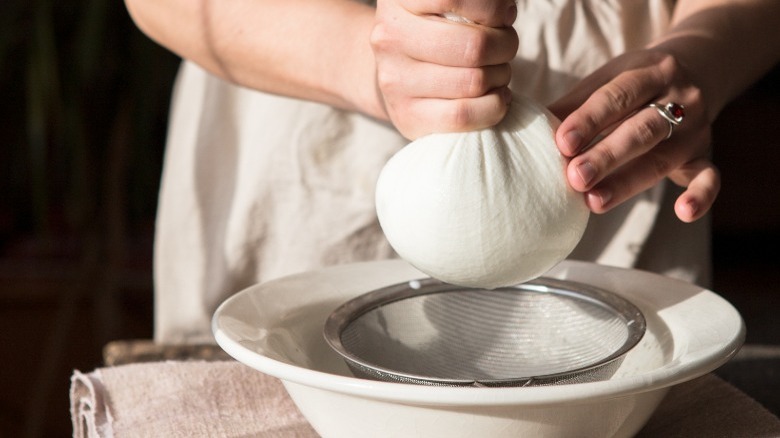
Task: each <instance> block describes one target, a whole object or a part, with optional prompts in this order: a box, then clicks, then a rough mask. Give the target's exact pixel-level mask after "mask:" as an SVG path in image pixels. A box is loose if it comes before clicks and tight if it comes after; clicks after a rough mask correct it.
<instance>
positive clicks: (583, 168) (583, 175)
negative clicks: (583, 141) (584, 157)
mask: <svg viewBox="0 0 780 438" xmlns="http://www.w3.org/2000/svg"><path fill="white" fill-rule="evenodd" d="M577 175H579V177H580V180H582V184H583V185H585V186H586V187H587V186H588V185H589V184H590V183H591V181H593V178H594V177H595V176H596V169H595V168H594V167H593V165H592V164H590V162H588V161H583V162H582V163H580V164H579V165H578V166H577Z"/></svg>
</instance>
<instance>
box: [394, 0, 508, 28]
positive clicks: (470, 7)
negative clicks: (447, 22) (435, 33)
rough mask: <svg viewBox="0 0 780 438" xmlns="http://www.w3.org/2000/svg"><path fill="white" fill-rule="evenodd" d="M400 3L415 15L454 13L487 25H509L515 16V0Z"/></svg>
mask: <svg viewBox="0 0 780 438" xmlns="http://www.w3.org/2000/svg"><path fill="white" fill-rule="evenodd" d="M401 5H402V6H403V7H404V8H405V9H406V10H407V11H409V12H412V13H414V14H416V15H443V14H445V13H451V14H455V15H457V16H461V17H463V18H466V19H467V20H469V21H472V22H474V23H477V24H481V25H484V26H489V27H502V26H511V25H512V23H514V21H515V19H516V18H517V5H516V2H515V0H493V1H482V2H468V1H452V0H451V1H442V0H403V1H401Z"/></svg>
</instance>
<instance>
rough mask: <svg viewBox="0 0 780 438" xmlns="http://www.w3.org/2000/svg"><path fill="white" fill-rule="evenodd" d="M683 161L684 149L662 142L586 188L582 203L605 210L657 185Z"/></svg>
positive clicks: (597, 210) (592, 208)
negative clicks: (592, 186)
mask: <svg viewBox="0 0 780 438" xmlns="http://www.w3.org/2000/svg"><path fill="white" fill-rule="evenodd" d="M685 160H686V152H685V150H684V149H683V148H680V147H679V145H678V144H677V143H675V142H663V143H661V144H659V145H658V146H656V147H655V148H653V149H651V150H650V151H649V152H647V153H645V154H643V155H641V156H639V157H637V158H635V159H633V160H631V161H630V162H628V163H626V164H625V165H623V166H621V167H620V168H618V169H616V170H615V171H613V172H612V173H611V174H610V175H609V176H607V177H605V178H604V179H603V180H602V181H601V182H599V183H598V184H596V186H595V187H594V188H593V189H591V190H589V191H587V192H586V193H585V200H586V203H587V205H588V207H589V208H590V209H591V211H593V212H594V213H604V212H607V211H609V210H611V209H612V208H613V207H615V206H616V205H619V204H621V203H623V202H625V201H626V200H628V199H629V198H632V197H633V196H636V195H638V194H639V193H641V192H643V191H645V190H647V189H649V188H650V187H653V186H654V185H656V184H658V183H659V182H660V181H661V180H662V179H664V178H665V177H666V176H667V175H669V174H670V173H671V172H672V171H673V170H675V169H677V168H679V167H681V166H682V165H683V163H684V162H685Z"/></svg>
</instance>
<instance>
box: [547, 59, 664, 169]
mask: <svg viewBox="0 0 780 438" xmlns="http://www.w3.org/2000/svg"><path fill="white" fill-rule="evenodd" d="M665 86H666V84H665V80H664V78H663V76H662V75H660V74H658V72H657V71H655V70H653V69H649V68H644V69H639V70H630V71H626V72H623V73H621V74H619V75H618V76H616V77H615V78H614V79H613V80H611V81H609V82H607V83H606V84H605V85H603V86H601V87H599V88H598V89H597V90H596V91H594V92H593V94H591V95H590V97H588V98H587V100H585V103H584V104H582V106H580V107H579V108H577V109H576V110H574V111H573V112H572V113H571V114H569V116H568V117H566V119H565V120H564V121H563V122H561V126H560V127H559V128H558V130H557V132H556V143H557V144H558V147H559V149H560V150H561V153H563V154H564V155H566V156H569V157H571V156H574V155H576V154H577V153H578V152H579V151H581V150H582V149H583V148H584V147H585V146H586V145H587V144H588V143H590V141H591V140H592V139H593V138H594V137H595V136H596V135H598V134H599V133H600V132H602V131H603V130H604V129H606V128H607V127H609V126H610V125H611V124H614V123H615V122H617V121H619V120H622V119H623V118H625V117H627V116H628V115H629V114H630V113H632V112H633V111H635V110H636V108H639V107H641V106H643V105H645V104H646V103H647V102H648V101H650V100H651V99H652V98H653V97H654V96H656V95H657V94H658V93H659V92H660V91H662V90H663V89H664V87H665Z"/></svg>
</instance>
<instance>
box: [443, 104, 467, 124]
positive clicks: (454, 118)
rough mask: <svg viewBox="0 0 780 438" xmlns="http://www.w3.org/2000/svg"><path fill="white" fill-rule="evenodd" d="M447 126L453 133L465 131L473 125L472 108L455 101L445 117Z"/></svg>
mask: <svg viewBox="0 0 780 438" xmlns="http://www.w3.org/2000/svg"><path fill="white" fill-rule="evenodd" d="M445 120H447V121H448V122H447V124H448V125H449V128H450V129H451V130H452V131H463V130H464V129H467V128H468V127H469V126H470V125H471V120H472V115H471V110H470V107H469V106H468V105H467V104H466V102H463V101H459V100H458V101H455V102H453V103H452V105H451V106H450V109H449V111H448V113H447V115H446V116H445Z"/></svg>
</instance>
